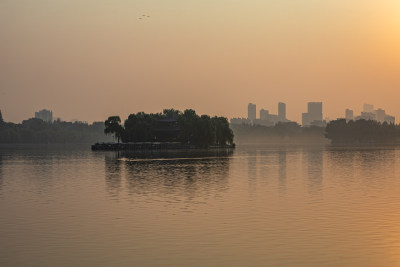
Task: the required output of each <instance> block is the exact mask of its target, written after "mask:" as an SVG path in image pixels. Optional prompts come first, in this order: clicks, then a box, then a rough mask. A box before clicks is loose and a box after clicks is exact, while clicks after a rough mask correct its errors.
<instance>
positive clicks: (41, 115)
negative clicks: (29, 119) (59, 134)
mask: <svg viewBox="0 0 400 267" xmlns="http://www.w3.org/2000/svg"><path fill="white" fill-rule="evenodd" d="M35 118H36V119H41V120H43V121H45V122H52V121H53V112H52V111H51V110H47V109H42V110H40V111H38V112H35Z"/></svg>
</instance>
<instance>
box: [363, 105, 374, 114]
mask: <svg viewBox="0 0 400 267" xmlns="http://www.w3.org/2000/svg"><path fill="white" fill-rule="evenodd" d="M363 112H368V113H373V112H374V105H371V104H364V107H363Z"/></svg>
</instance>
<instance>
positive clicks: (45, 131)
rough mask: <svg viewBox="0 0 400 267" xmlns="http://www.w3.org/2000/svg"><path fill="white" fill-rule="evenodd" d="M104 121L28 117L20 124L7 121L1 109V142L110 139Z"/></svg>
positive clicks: (77, 141) (50, 142) (68, 141)
mask: <svg viewBox="0 0 400 267" xmlns="http://www.w3.org/2000/svg"><path fill="white" fill-rule="evenodd" d="M109 140H110V138H109V137H106V136H104V122H94V123H93V124H90V125H89V124H87V123H82V122H65V121H61V120H57V121H54V122H51V123H48V122H45V121H43V120H41V119H28V120H24V121H23V122H22V123H20V124H16V123H11V122H5V121H4V120H3V117H2V116H1V111H0V144H68V143H94V142H98V141H109Z"/></svg>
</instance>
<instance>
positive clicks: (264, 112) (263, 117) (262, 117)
mask: <svg viewBox="0 0 400 267" xmlns="http://www.w3.org/2000/svg"><path fill="white" fill-rule="evenodd" d="M268 114H269V111H268V110H265V109H263V108H262V109H260V120H267V119H268Z"/></svg>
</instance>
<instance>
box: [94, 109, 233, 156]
mask: <svg viewBox="0 0 400 267" xmlns="http://www.w3.org/2000/svg"><path fill="white" fill-rule="evenodd" d="M104 124H105V129H104V133H105V134H111V135H113V136H114V138H115V139H116V141H117V142H116V143H96V144H94V145H93V146H92V150H152V149H197V148H203V149H208V148H234V147H235V144H234V143H233V137H234V135H233V131H232V129H231V128H230V127H229V122H228V119H227V118H225V117H217V116H214V117H210V116H208V115H201V116H199V115H197V114H196V112H195V111H194V110H192V109H186V110H185V111H183V112H181V111H179V110H175V109H164V110H163V112H162V113H150V114H148V113H144V112H138V113H136V114H131V115H129V117H128V119H127V120H125V122H124V124H123V125H122V124H121V119H120V117H119V116H111V117H109V118H108V119H107V120H106V121H105V123H104ZM120 141H122V143H120Z"/></svg>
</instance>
